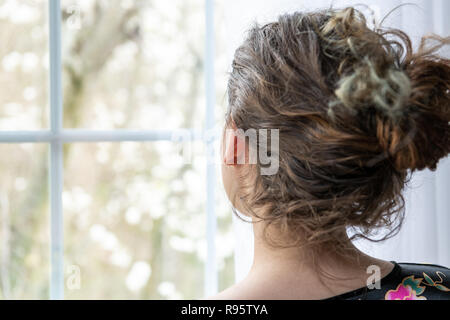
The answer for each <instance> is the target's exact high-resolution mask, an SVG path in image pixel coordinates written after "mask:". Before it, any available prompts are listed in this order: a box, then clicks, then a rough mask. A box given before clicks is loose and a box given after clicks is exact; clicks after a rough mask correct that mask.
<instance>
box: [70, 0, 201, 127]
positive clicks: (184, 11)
mask: <svg viewBox="0 0 450 320" xmlns="http://www.w3.org/2000/svg"><path fill="white" fill-rule="evenodd" d="M62 3H63V10H64V12H63V15H64V23H63V40H64V54H63V60H64V70H65V74H64V76H65V82H64V83H65V100H64V107H65V118H64V125H65V127H68V128H78V127H81V128H93V129H112V128H136V129H142V128H144V129H172V128H193V127H197V128H200V127H201V126H202V124H203V122H204V106H205V102H204V101H205V99H204V95H205V92H204V91H205V89H204V72H203V69H204V68H203V65H204V34H205V32H204V20H205V19H204V0H171V1H164V0H148V1H119V0H111V1H72V0H63V2H62Z"/></svg>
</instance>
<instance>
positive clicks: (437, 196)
mask: <svg viewBox="0 0 450 320" xmlns="http://www.w3.org/2000/svg"><path fill="white" fill-rule="evenodd" d="M361 3H364V4H366V5H367V6H368V7H370V9H371V10H373V11H374V12H375V16H376V17H378V20H379V18H382V17H384V16H385V15H386V14H387V13H389V12H390V11H391V10H392V9H393V8H395V7H396V6H398V5H401V4H402V3H413V4H414V5H406V6H402V7H401V8H400V9H398V10H396V11H394V12H393V13H392V14H391V15H390V16H389V17H388V18H387V19H386V21H385V23H384V25H385V26H390V27H396V28H400V29H403V30H404V31H406V32H407V33H408V34H409V35H410V36H411V37H412V39H413V41H414V43H415V45H417V43H418V40H419V39H420V37H421V36H422V35H424V34H427V33H430V32H434V33H437V34H440V35H443V36H449V34H450V19H448V15H449V14H450V1H448V0H431V1H430V0H422V1H417V0H409V1H401V0H377V1H361V0H359V1H358V0H357V1H349V0H342V1H330V0H316V1H302V0H264V1H261V0H245V1H240V0H231V1H227V2H226V5H225V7H226V8H225V20H226V31H227V43H228V49H227V53H228V59H229V62H230V63H231V61H232V57H233V53H234V51H235V50H236V48H237V47H238V46H239V44H240V43H241V42H242V40H243V38H244V35H245V31H246V30H248V29H249V27H250V26H251V24H252V23H254V22H256V21H257V22H259V23H264V22H268V21H272V20H274V19H276V17H277V16H278V15H279V14H282V13H286V12H293V11H301V10H314V9H318V8H326V7H329V6H330V5H333V7H336V8H339V7H344V6H348V5H358V4H361ZM360 9H361V10H363V11H365V12H368V11H367V9H364V7H360ZM443 54H446V55H447V54H448V53H447V52H444V53H443ZM404 195H405V198H406V220H405V222H404V225H403V228H402V229H401V231H400V233H399V234H398V235H397V236H396V237H395V238H392V239H391V240H388V241H385V242H383V243H377V244H373V243H369V242H366V241H358V242H357V243H356V245H357V246H358V247H360V248H361V249H362V250H363V251H365V252H366V253H368V254H371V255H373V256H376V257H378V258H382V259H386V260H395V261H397V262H419V263H434V264H442V265H446V266H450V158H447V159H444V160H442V161H441V163H440V164H439V166H438V170H437V171H435V172H430V171H423V172H419V173H417V174H415V175H414V177H413V179H412V180H411V183H410V184H409V187H408V188H407V190H405V194H404ZM234 232H235V236H236V240H237V241H236V243H239V244H240V245H239V246H237V247H236V250H235V266H236V267H235V271H236V281H239V280H241V279H242V278H243V277H244V276H245V275H246V274H247V272H248V271H249V269H250V266H251V263H252V259H253V231H252V227H251V225H250V224H248V223H244V222H242V221H240V220H239V219H236V218H235V219H234Z"/></svg>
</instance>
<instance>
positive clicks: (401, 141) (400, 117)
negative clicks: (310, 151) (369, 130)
mask: <svg viewBox="0 0 450 320" xmlns="http://www.w3.org/2000/svg"><path fill="white" fill-rule="evenodd" d="M319 34H320V36H321V39H322V41H323V48H324V52H325V54H326V55H327V57H328V58H329V59H331V60H337V61H338V63H339V66H338V69H337V77H338V78H339V80H338V82H337V88H336V89H335V91H334V93H335V95H336V98H337V99H336V100H332V101H331V102H330V109H329V115H330V116H332V117H333V115H334V114H335V112H336V111H335V110H334V107H336V106H339V105H341V106H343V107H345V108H346V109H347V111H349V112H353V114H357V113H362V114H363V116H364V113H365V112H366V113H367V112H370V110H373V111H374V112H376V113H377V114H378V118H379V119H378V121H377V123H376V126H377V128H376V129H377V137H378V140H379V143H380V145H381V146H382V148H383V150H384V151H385V154H386V156H389V157H391V158H392V159H393V163H394V165H395V167H396V168H397V169H398V170H406V169H411V170H416V169H419V170H421V169H424V168H430V169H435V168H436V165H437V163H438V161H439V160H440V159H441V158H443V157H445V156H446V155H447V154H448V153H449V151H450V140H449V139H450V130H449V124H448V123H449V121H450V94H449V90H450V62H449V60H448V59H444V58H441V57H439V56H437V55H435V54H434V53H435V52H436V51H437V49H439V48H440V47H442V46H443V45H445V44H449V43H450V38H440V37H438V36H431V37H426V38H423V39H422V43H421V46H420V48H419V50H418V52H417V53H414V52H413V50H412V46H411V41H410V39H409V37H408V36H407V35H406V34H405V33H403V32H402V31H400V30H385V31H383V30H375V31H373V30H371V29H369V28H368V27H367V25H366V20H365V18H364V16H363V15H362V14H361V13H360V12H358V11H356V10H354V9H353V8H348V9H346V10H343V11H341V12H337V13H335V14H334V15H332V17H331V18H330V19H329V20H328V21H327V23H325V24H324V25H323V26H322V27H321V29H320V32H319ZM389 38H390V39H389ZM432 40H434V41H436V45H435V46H433V47H431V48H427V47H426V45H427V43H428V42H429V41H432ZM342 56H344V57H345V58H344V59H341V57H342ZM341 111H343V110H341Z"/></svg>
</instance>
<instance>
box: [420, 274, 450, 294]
mask: <svg viewBox="0 0 450 320" xmlns="http://www.w3.org/2000/svg"><path fill="white" fill-rule="evenodd" d="M422 274H423V276H424V278H425V281H426V282H424V285H426V286H430V287H435V288H436V289H438V290H441V291H444V292H450V289H449V288H447V287H446V286H444V285H443V284H442V282H444V280H443V279H442V277H441V274H442V275H443V276H444V277H445V274H443V273H442V272H440V271H436V275H437V277H438V278H439V281H438V280H436V281H434V280H433V279H431V277H430V276H429V275H427V274H426V273H425V272H423V273H422Z"/></svg>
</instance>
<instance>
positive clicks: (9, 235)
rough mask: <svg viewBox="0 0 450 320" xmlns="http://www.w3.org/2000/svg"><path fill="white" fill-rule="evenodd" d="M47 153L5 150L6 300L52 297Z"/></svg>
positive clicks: (2, 249)
mask: <svg viewBox="0 0 450 320" xmlns="http://www.w3.org/2000/svg"><path fill="white" fill-rule="evenodd" d="M47 151H48V147H47V146H46V145H40V144H33V145H31V144H20V145H0V154H2V155H7V156H3V157H0V172H1V176H0V177H1V179H0V300H1V299H48V297H49V270H50V269H49V259H50V257H49V245H50V244H49V215H48V188H47V171H48V170H47V162H48V153H47Z"/></svg>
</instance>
